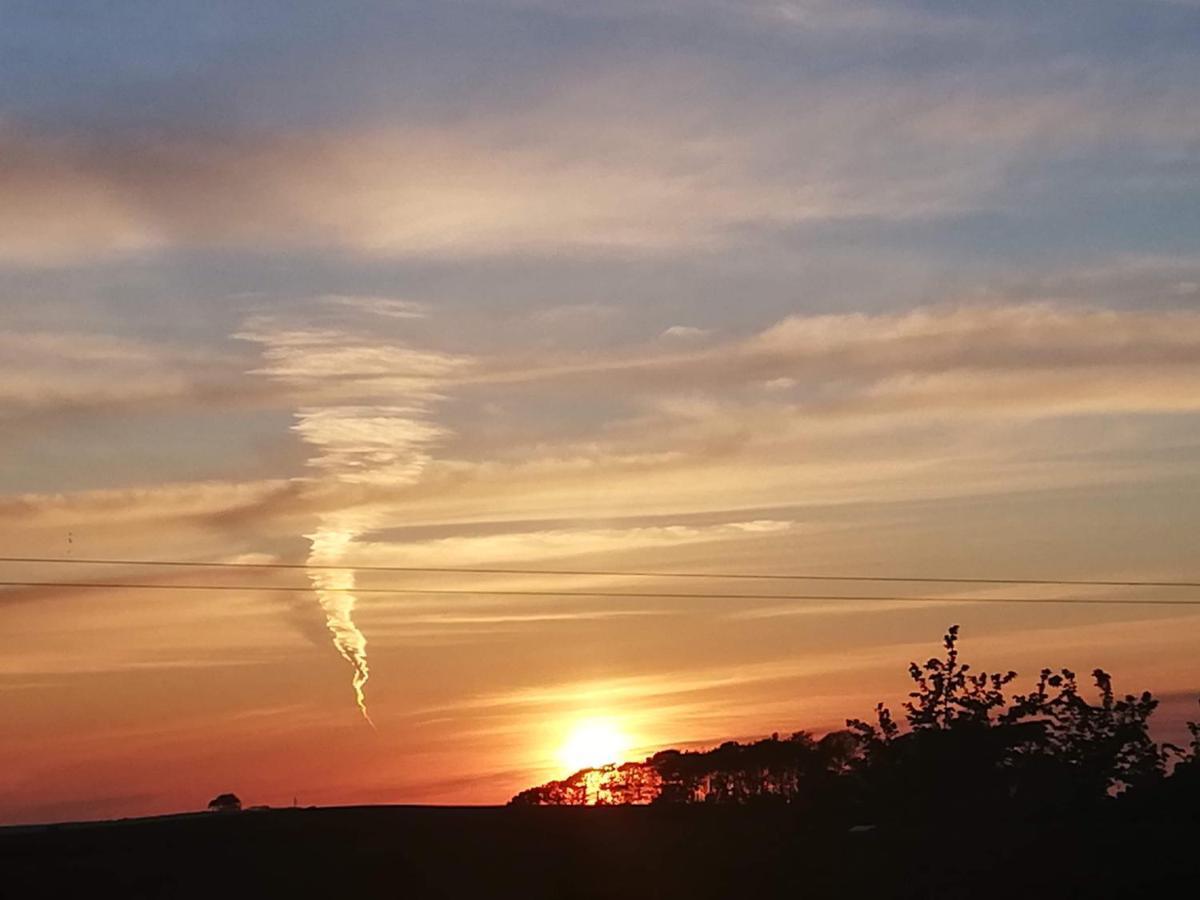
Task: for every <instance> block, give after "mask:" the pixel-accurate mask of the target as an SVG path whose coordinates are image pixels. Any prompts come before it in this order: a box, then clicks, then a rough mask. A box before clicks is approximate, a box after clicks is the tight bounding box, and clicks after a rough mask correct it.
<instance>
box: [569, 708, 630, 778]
mask: <svg viewBox="0 0 1200 900" xmlns="http://www.w3.org/2000/svg"><path fill="white" fill-rule="evenodd" d="M631 743H632V742H631V741H630V739H629V736H628V735H626V734H625V733H624V732H623V731H622V730H621V729H620V727H619V726H618V725H617V724H616V723H615V722H614V721H613V720H612V719H606V718H596V719H585V720H582V721H580V722H577V723H576V724H575V726H574V727H573V728H572V729H571V731H570V732H569V733H568V735H567V739H566V741H565V742H563V745H562V746H561V747H559V750H558V758H559V761H560V762H561V763H562V764H563V766H564V767H565V768H566V769H568V770H570V771H571V772H578V771H579V770H580V769H592V768H596V767H598V766H603V765H607V764H608V763H616V762H623V761H624V760H625V756H626V754H627V753H628V752H629V748H630V746H631Z"/></svg>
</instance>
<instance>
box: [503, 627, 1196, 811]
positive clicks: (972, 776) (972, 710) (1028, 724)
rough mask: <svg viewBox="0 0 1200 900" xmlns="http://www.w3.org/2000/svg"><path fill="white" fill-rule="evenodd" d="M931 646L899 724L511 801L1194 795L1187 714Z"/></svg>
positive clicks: (1192, 727)
mask: <svg viewBox="0 0 1200 900" xmlns="http://www.w3.org/2000/svg"><path fill="white" fill-rule="evenodd" d="M958 640H959V628H958V626H957V625H953V626H951V627H950V628H949V630H948V631H947V632H946V634H945V636H944V638H943V652H942V654H941V655H940V656H936V657H933V658H931V659H929V660H927V661H926V662H924V663H920V664H918V663H916V662H913V663H911V664H910V665H909V670H908V672H909V676H910V677H911V679H912V681H913V689H912V691H911V692H910V693H909V695H908V700H907V701H905V702H904V704H903V710H904V712H903V723H902V722H900V721H898V720H897V719H896V718H895V717H894V716H893V714H892V711H891V710H890V709H889V708H888V707H887V706H886V705H884V704H883V703H880V704H878V705H877V706H876V708H875V711H874V716H873V717H872V718H871V720H869V721H867V720H862V719H849V720H847V722H846V728H845V729H843V730H839V731H834V732H830V733H829V734H826V735H824V736H823V737H821V738H819V739H817V738H815V737H814V736H813V735H812V734H810V733H809V732H806V731H798V732H795V733H794V734H791V735H790V736H787V737H780V736H779V735H778V734H774V735H772V736H771V737H769V738H766V739H763V740H759V741H755V742H752V743H738V742H736V741H727V742H726V743H724V744H721V745H720V746H719V747H716V748H713V749H711V750H704V751H680V750H663V751H661V752H659V753H656V754H654V755H653V756H651V757H649V758H648V759H646V760H645V761H643V762H627V763H623V764H621V765H609V766H602V767H599V768H589V769H582V770H580V771H579V772H576V773H574V774H573V775H571V776H570V777H568V778H565V779H562V780H561V781H551V782H548V783H546V784H543V785H540V786H538V787H533V788H529V789H528V790H525V791H522V792H521V793H519V794H517V795H516V796H515V797H513V798H512V800H511V801H510V803H511V804H512V805H553V806H575V805H624V804H648V803H655V804H699V803H716V804H731V803H732V804H751V803H776V804H795V805H796V806H797V807H798V808H803V809H806V810H811V811H814V812H816V813H819V814H820V816H821V817H822V819H823V820H828V819H830V818H832V819H834V820H837V819H845V820H846V821H872V822H878V821H885V820H887V819H889V818H897V819H903V820H905V821H912V820H915V819H922V818H932V817H955V816H978V815H979V814H980V813H981V812H985V813H989V814H994V813H1014V814H1020V815H1025V816H1028V815H1035V816H1036V815H1046V816H1053V815H1059V814H1063V813H1079V812H1083V811H1086V810H1087V809H1089V808H1091V807H1093V806H1095V805H1097V804H1101V803H1104V802H1106V801H1109V800H1110V799H1112V798H1114V797H1128V798H1134V797H1137V798H1142V799H1147V798H1149V799H1151V800H1153V801H1158V800H1161V799H1162V797H1164V796H1166V795H1167V794H1171V795H1179V796H1182V795H1183V794H1184V793H1187V794H1188V796H1190V797H1195V796H1197V795H1198V794H1200V723H1195V722H1192V723H1189V724H1188V729H1189V732H1190V743H1189V744H1188V745H1187V746H1184V747H1180V746H1175V745H1172V744H1165V743H1164V744H1160V743H1157V742H1155V741H1154V740H1153V739H1152V738H1151V736H1150V728H1149V726H1150V719H1151V716H1152V715H1153V713H1154V710H1155V709H1156V708H1157V706H1158V701H1157V700H1156V699H1155V698H1154V697H1153V696H1152V695H1151V694H1150V693H1149V692H1143V693H1141V694H1137V695H1134V694H1125V695H1118V694H1117V692H1116V691H1115V689H1114V687H1113V681H1112V677H1111V676H1110V675H1109V674H1108V673H1107V672H1105V671H1103V670H1102V669H1096V670H1094V671H1093V672H1092V673H1091V686H1090V688H1085V687H1084V686H1083V685H1081V684H1080V679H1079V677H1078V676H1077V675H1076V673H1075V672H1072V671H1070V670H1069V669H1058V670H1052V669H1043V670H1042V671H1041V672H1040V673H1039V676H1038V678H1037V681H1036V682H1035V683H1034V685H1033V686H1032V688H1031V689H1030V690H1029V691H1028V692H1027V693H1015V692H1013V688H1012V686H1013V683H1014V682H1015V680H1016V677H1017V675H1016V673H1015V672H1011V671H1009V672H1003V673H989V672H977V671H975V670H974V669H973V668H972V667H971V665H970V664H968V663H964V662H962V661H961V660H960V658H959V649H958Z"/></svg>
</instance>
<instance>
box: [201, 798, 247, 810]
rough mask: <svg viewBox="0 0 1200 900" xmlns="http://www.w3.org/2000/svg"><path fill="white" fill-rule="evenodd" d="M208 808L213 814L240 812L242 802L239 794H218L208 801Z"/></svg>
mask: <svg viewBox="0 0 1200 900" xmlns="http://www.w3.org/2000/svg"><path fill="white" fill-rule="evenodd" d="M208 808H209V809H210V810H212V811H213V812H238V811H240V810H241V808H242V801H241V800H240V799H238V795H237V794H218V795H217V796H215V797H213V798H212V799H211V800H209V801H208Z"/></svg>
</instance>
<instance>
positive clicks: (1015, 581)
mask: <svg viewBox="0 0 1200 900" xmlns="http://www.w3.org/2000/svg"><path fill="white" fill-rule="evenodd" d="M0 563H32V564H47V565H91V566H134V567H136V566H157V567H166V568H192V569H268V570H269V569H285V570H292V571H313V572H320V571H340V572H345V571H354V572H393V573H398V572H408V573H412V574H445V575H451V574H453V575H545V576H554V575H559V576H588V577H628V578H712V579H742V580H758V581H866V582H885V583H894V584H904V583H908V584H995V585H1047V586H1058V587H1152V588H1200V581H1135V580H1130V581H1104V580H1096V579H1069V578H951V577H931V576H916V575H843V574H838V575H818V574H813V573H791V574H785V573H766V572H645V571H634V572H631V571H621V570H615V569H511V568H481V567H466V566H378V565H374V566H373V565H313V564H309V563H274V562H273V563H256V562H199V561H191V560H164V559H80V558H77V557H54V556H0Z"/></svg>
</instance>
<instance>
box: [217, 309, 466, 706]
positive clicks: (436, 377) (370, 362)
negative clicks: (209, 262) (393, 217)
mask: <svg viewBox="0 0 1200 900" xmlns="http://www.w3.org/2000/svg"><path fill="white" fill-rule="evenodd" d="M370 300H371V302H369V303H367V302H364V303H347V302H346V301H347V298H345V297H338V298H327V299H326V301H325V302H324V304H323V305H324V306H325V307H326V308H331V307H334V306H336V307H339V308H340V311H341V312H340V315H336V316H334V318H335V321H336V324H335V325H334V326H333V327H324V326H323V327H312V326H307V325H302V326H300V327H295V326H294V325H291V324H289V323H286V322H282V321H280V320H278V319H274V318H265V317H257V318H253V319H251V320H250V321H248V322H247V323H246V325H245V328H244V329H243V330H242V331H241V332H239V333H238V334H237V335H235V337H238V338H241V339H243V340H250V341H254V342H256V343H258V344H260V345H261V346H262V348H263V356H264V358H265V360H266V364H265V365H264V366H263V367H262V368H260V369H258V370H256V371H255V374H259V375H263V376H266V377H269V378H271V379H273V380H276V381H278V382H281V383H283V384H285V385H286V386H287V387H288V388H290V389H291V390H293V391H295V393H296V394H297V396H299V397H301V398H311V399H312V400H313V402H312V403H311V404H306V405H303V406H300V408H298V409H297V410H296V413H295V416H296V422H295V424H294V425H293V426H292V428H293V430H294V431H295V432H296V433H297V434H299V435H300V437H301V439H302V440H303V441H304V442H305V443H306V444H308V445H309V446H310V447H311V448H312V449H313V454H312V456H311V457H310V458H309V460H308V465H309V467H310V469H312V470H313V474H312V475H311V476H310V479H311V480H312V481H313V482H315V483H316V484H318V485H321V486H332V485H336V484H339V483H341V484H356V485H376V486H379V487H384V486H390V487H394V486H396V485H398V484H411V483H413V482H415V481H417V480H418V479H419V478H420V477H421V473H422V472H423V470H424V468H425V466H426V465H427V464H428V462H429V460H430V454H429V448H430V446H431V445H432V444H433V443H434V442H435V441H436V440H438V438H440V437H441V436H442V435H443V434H444V431H443V429H441V428H440V427H438V426H437V425H436V424H434V423H433V422H431V421H429V416H430V411H431V407H432V405H433V403H434V401H436V400H437V399H438V397H439V395H438V393H437V390H436V388H437V385H438V383H439V381H440V380H441V379H443V378H445V377H447V376H449V375H450V374H451V373H453V372H455V371H457V370H459V369H460V368H461V367H462V366H463V365H464V361H463V360H462V359H460V358H458V357H453V356H449V355H446V354H441V353H434V352H427V351H421V350H414V349H412V348H410V347H408V346H406V345H404V344H403V343H401V342H400V341H399V340H398V339H397V340H392V339H389V337H388V334H387V332H388V328H387V327H386V324H385V323H384V322H383V321H382V320H385V319H390V320H391V323H390V324H391V325H392V327H394V326H395V325H396V320H397V319H406V318H413V317H414V316H415V315H416V314H415V312H414V309H415V308H414V307H412V306H411V305H409V304H405V306H404V309H405V315H404V316H396V315H395V313H394V311H395V309H396V308H397V306H396V305H395V304H389V305H386V306H383V307H381V306H380V304H379V302H378V299H377V298H370ZM333 301H336V303H335V302H333ZM347 309H349V310H350V311H351V312H350V313H349V316H348V318H347V312H346V310H347ZM388 524H390V523H389V522H388V521H387V518H386V514H385V513H383V512H381V511H380V510H378V509H372V508H364V507H362V506H350V507H345V508H340V509H335V510H332V511H328V512H322V513H321V514H319V517H318V522H317V527H316V529H315V530H314V531H313V532H312V533H311V534H307V535H305V537H306V538H307V540H308V542H309V554H308V563H309V565H311V566H314V567H322V568H320V569H316V570H314V571H311V572H310V573H309V578H310V580H311V582H312V585H313V591H314V592H315V593H316V595H317V599H318V601H319V603H320V604H321V609H322V611H323V612H324V614H325V625H326V627H327V628H328V629H329V633H330V635H331V637H332V638H333V644H334V646H335V647H336V648H337V650H338V652H339V653H340V654H341V655H342V657H343V658H344V659H345V660H346V661H347V662H348V663H350V665H351V667H352V668H353V670H354V674H353V677H352V679H351V684H352V686H353V688H354V696H355V701H356V702H357V704H358V708H359V710H360V711H361V712H362V715H363V718H364V719H366V721H367V722H368V723H370V724H371V726H372V727H374V722H372V720H371V716H370V714H369V712H368V711H367V701H366V693H365V688H366V684H367V681H368V679H369V678H370V674H371V670H370V667H369V665H368V662H367V639H366V636H365V635H364V634H363V632H362V630H361V629H360V628H359V627H358V625H357V624H356V623H355V621H354V611H355V608H356V606H357V602H358V598H357V597H356V595H355V592H354V588H355V573H354V569H353V568H352V566H351V565H350V563H351V561H352V557H353V554H354V550H355V542H356V541H357V540H358V539H359V538H360V537H361V536H362V535H363V534H365V533H367V532H369V531H371V530H373V529H376V528H380V527H385V526H387V525H388ZM342 565H345V566H346V568H337V567H338V566H342ZM330 567H333V568H330Z"/></svg>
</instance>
